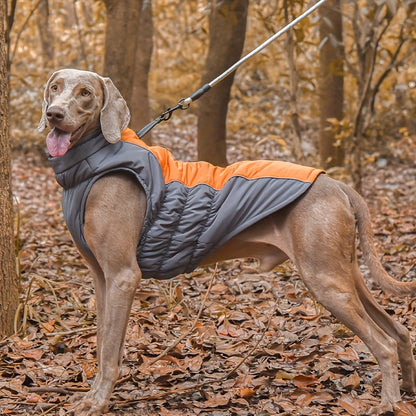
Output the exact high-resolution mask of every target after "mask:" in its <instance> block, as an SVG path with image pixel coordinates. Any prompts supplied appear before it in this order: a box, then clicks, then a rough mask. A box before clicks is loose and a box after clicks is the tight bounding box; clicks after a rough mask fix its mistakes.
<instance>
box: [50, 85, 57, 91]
mask: <svg viewBox="0 0 416 416" xmlns="http://www.w3.org/2000/svg"><path fill="white" fill-rule="evenodd" d="M51 91H53V92H56V91H58V86H57V85H56V84H54V85H51Z"/></svg>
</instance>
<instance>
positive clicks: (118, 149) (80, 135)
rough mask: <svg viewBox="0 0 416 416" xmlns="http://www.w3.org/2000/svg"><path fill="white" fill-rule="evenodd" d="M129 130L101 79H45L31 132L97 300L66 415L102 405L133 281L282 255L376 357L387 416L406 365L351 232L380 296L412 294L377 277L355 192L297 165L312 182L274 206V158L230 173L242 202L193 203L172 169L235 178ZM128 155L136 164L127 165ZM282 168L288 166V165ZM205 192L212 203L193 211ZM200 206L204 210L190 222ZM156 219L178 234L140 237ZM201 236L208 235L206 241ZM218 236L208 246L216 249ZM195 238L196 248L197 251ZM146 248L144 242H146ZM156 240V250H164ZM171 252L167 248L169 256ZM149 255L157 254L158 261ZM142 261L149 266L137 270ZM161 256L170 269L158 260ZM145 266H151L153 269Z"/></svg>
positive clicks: (62, 74) (413, 367)
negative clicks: (41, 142) (86, 385)
mask: <svg viewBox="0 0 416 416" xmlns="http://www.w3.org/2000/svg"><path fill="white" fill-rule="evenodd" d="M128 123H129V110H128V108H127V105H126V103H125V101H124V99H123V98H122V96H121V95H120V93H119V91H118V90H117V88H116V87H115V86H114V84H113V83H112V82H111V80H110V79H109V78H105V77H102V76H100V75H98V74H96V73H93V72H89V71H81V70H75V69H63V70H59V71H57V72H55V73H54V74H53V75H52V76H51V77H50V79H49V81H48V82H47V85H46V88H45V93H44V102H43V106H42V118H41V121H40V124H39V129H40V130H43V129H45V128H48V127H49V128H50V129H51V130H50V132H49V133H48V136H47V139H46V143H47V147H48V151H49V154H50V161H51V164H52V166H53V168H54V170H55V174H56V178H57V180H58V182H59V183H60V184H61V185H62V186H63V188H64V194H63V206H64V215H65V218H66V221H67V223H68V228H69V229H70V231H71V234H72V236H73V238H74V241H75V243H76V245H77V246H78V248H79V250H80V251H81V254H82V255H83V256H84V257H85V259H86V260H87V263H88V265H89V267H90V269H91V272H92V275H93V279H94V285H95V293H96V307H97V321H98V322H97V359H98V373H97V375H96V378H95V382H94V384H93V386H92V388H91V390H90V391H89V392H88V393H87V394H86V395H85V396H84V398H83V400H82V401H81V402H80V403H79V404H78V405H77V406H76V408H75V410H74V412H76V414H78V415H80V416H81V415H82V416H87V415H88V416H93V415H100V414H102V413H103V412H104V411H105V410H106V408H107V406H108V404H109V399H110V396H111V394H112V391H113V388H114V385H115V383H116V380H117V377H118V375H119V369H120V364H121V360H122V355H123V343H124V338H125V333H126V327H127V322H128V317H129V313H130V308H131V305H132V301H133V297H134V294H135V291H136V289H137V287H138V285H139V282H140V279H141V277H142V276H144V277H150V276H153V277H155V278H169V277H171V275H174V274H175V273H176V274H177V273H178V272H181V270H182V269H181V270H178V269H176V268H175V267H176V265H177V264H182V263H183V262H185V263H186V264H185V265H184V266H183V269H184V270H185V271H189V270H191V269H193V268H195V267H196V266H198V265H202V266H203V265H207V264H210V263H214V262H217V261H222V260H226V259H233V258H245V257H250V258H256V259H258V261H259V270H261V271H266V270H271V269H272V268H273V267H275V266H276V265H278V264H280V263H282V262H284V261H285V260H287V259H290V260H291V261H292V262H293V263H294V264H295V266H296V267H297V269H298V271H299V273H300V275H301V277H302V279H303V281H304V283H305V285H306V286H307V288H308V289H309V291H310V292H311V293H312V295H313V296H314V297H315V298H316V300H317V301H318V302H320V303H321V304H322V305H323V306H325V307H326V308H327V309H328V310H329V311H330V312H331V313H332V314H333V315H334V316H335V317H336V318H337V319H338V320H339V321H341V322H342V323H343V324H344V325H346V326H347V327H348V328H350V329H351V330H352V331H353V332H354V333H355V334H356V335H358V336H359V337H360V338H361V339H362V340H363V342H364V343H365V344H366V345H367V347H368V348H369V350H370V351H371V353H372V354H373V355H374V357H375V358H376V360H377V361H378V364H379V365H380V370H381V374H382V390H381V402H380V405H379V406H377V407H376V408H375V409H373V410H372V413H374V414H379V413H383V412H385V411H391V410H392V409H393V407H394V404H395V403H396V402H399V401H400V400H401V398H400V388H399V376H398V363H399V362H400V365H401V370H402V386H401V388H402V389H404V390H406V391H409V392H415V391H416V364H415V360H414V358H413V354H412V344H411V341H410V336H409V332H408V331H407V329H405V328H404V327H403V326H402V325H400V324H399V323H398V322H396V321H395V320H394V319H393V318H392V317H391V316H389V315H388V314H387V313H386V312H385V311H384V310H383V309H382V308H381V307H380V306H379V305H378V303H377V302H376V301H375V299H374V298H373V296H372V295H371V293H370V291H369V290H368V289H367V287H366V285H365V282H364V279H363V277H362V275H361V273H360V270H359V266H358V263H357V258H356V247H355V238H356V235H357V234H358V237H359V241H360V246H361V250H362V253H363V256H362V257H363V261H364V262H365V264H366V265H367V266H368V268H369V271H370V275H371V277H372V279H373V280H374V281H375V282H377V283H378V284H379V285H380V286H381V287H382V288H383V289H384V290H385V291H387V292H390V293H393V294H398V295H413V294H414V293H415V292H416V283H415V282H409V283H405V282H398V281H396V280H395V279H393V278H391V277H390V276H389V275H388V274H387V272H386V271H385V270H384V269H383V267H382V265H381V263H380V261H379V259H378V257H377V254H376V252H375V248H374V244H373V240H372V231H371V224H370V215H369V211H368V208H367V206H366V204H365V202H364V200H363V199H362V198H361V197H360V195H359V194H358V193H357V192H355V191H354V190H353V189H352V188H350V187H349V186H347V185H345V184H343V183H341V182H338V181H336V180H334V179H331V178H330V177H328V176H327V175H326V174H325V173H323V172H322V171H319V170H314V169H309V168H307V169H309V170H306V171H305V172H306V175H307V176H308V175H309V177H312V179H310V180H305V179H302V180H293V181H292V180H287V179H286V182H283V183H284V184H285V183H288V182H290V183H291V184H292V183H295V182H300V183H301V185H302V186H304V188H305V189H303V190H301V191H299V190H298V189H297V188H296V189H294V190H293V189H292V188H291V191H290V192H289V194H291V195H292V199H291V200H290V202H289V203H288V204H286V205H285V206H282V207H278V206H277V205H276V204H275V203H274V201H275V199H276V200H277V199H279V195H278V194H276V195H275V193H274V186H275V182H278V181H274V179H275V178H272V179H270V177H268V176H273V174H272V175H269V173H268V171H267V169H268V167H267V166H269V167H270V166H271V168H272V169H274V166H275V165H274V162H270V161H269V162H267V161H262V162H246V163H247V164H244V163H243V165H240V164H236V166H234V167H232V168H231V169H234V170H235V172H237V177H238V179H232V181H235V180H236V181H238V180H241V182H238V186H237V187H236V188H237V192H238V190H239V189H240V186H242V187H243V188H242V189H243V190H244V192H243V194H242V193H241V190H240V194H239V198H241V200H240V201H239V200H234V202H233V203H232V207H234V208H233V209H229V208H227V209H223V208H222V207H223V205H222V203H223V202H222V201H223V200H224V204H225V200H227V199H228V198H227V197H224V196H218V195H219V194H218V193H217V191H218V189H213V188H215V186H211V185H210V184H207V183H203V184H202V187H201V189H203V192H202V196H201V194H198V195H196V196H195V195H194V194H193V193H192V192H193V191H194V188H195V189H196V188H197V186H196V185H195V184H194V183H193V182H192V181H193V180H194V179H192V178H191V180H190V183H188V184H184V183H181V180H177V179H175V178H176V176H175V175H176V173H175V172H176V171H178V172H179V171H181V172H182V171H183V170H187V169H190V170H191V177H193V176H192V175H198V174H199V173H200V172H211V173H212V174H213V177H214V179H210V178H204V179H203V180H202V182H204V181H205V182H206V181H208V182H209V181H211V180H214V182H215V181H217V180H220V182H221V181H222V182H223V183H222V184H220V185H218V184H217V185H218V186H217V187H218V188H221V189H222V188H224V187H225V186H229V185H228V183H229V182H232V181H230V180H229V179H230V178H231V177H232V178H234V176H233V175H230V174H229V170H228V169H229V168H217V167H215V166H212V165H210V164H208V163H206V162H193V163H192V162H191V163H187V164H181V162H177V161H175V160H173V158H172V156H171V155H170V153H169V152H167V151H166V150H165V149H162V148H160V147H157V146H156V147H153V146H152V147H148V146H146V145H145V144H144V143H143V142H141V141H140V139H139V138H137V137H136V136H135V134H134V132H132V131H131V130H129V129H128V128H127V125H128ZM103 149H104V150H103ZM125 149H128V152H138V153H137V154H136V153H134V154H133V153H131V154H132V155H133V156H130V157H129V158H128V159H129V160H128V161H127V162H122V165H120V166H119V165H117V163H118V162H117V163H116V162H113V159H114V160H118V158H121V156H120V155H121V154H123V153H124V152H125ZM103 152H104V153H103ZM129 154H130V153H129ZM139 159H140V160H142V159H145V161H144V162H143V161H140V162H138V160H139ZM165 162H166V163H169V164H170V165H169V169H168V170H169V172H168V173H167V174H170V175H172V171H171V170H172V169H173V170H174V171H175V172H174V173H173V175H174V176H175V178H174V179H172V181H171V182H169V183H170V184H172V185H169V186H178V187H181V188H180V189H179V188H178V189H179V190H175V191H174V192H173V193H172V192H171V193H166V192H167V191H166V189H164V188H163V187H164V186H165V185H163V184H162V185H161V184H160V181H159V179H157V178H159V177H160V176H161V172H163V170H164V169H165V168H164V164H165ZM132 163H133V164H134V163H136V164H137V163H139V164H141V165H140V166H139V168H138V169H139V173H135V172H133V167H132V166H131V164H132ZM256 163H258V164H256ZM270 163H271V165H270ZM268 164H269V165H268ZM114 166H116V168H115V167H114ZM117 166H119V167H117ZM231 166H233V165H231ZM258 166H260V167H258ZM286 167H288V169H289V170H290V169H294V170H295V171H296V170H297V169H298V165H287V166H286ZM239 169H243V171H242V172H243V173H241V171H240V170H239ZM247 169H248V170H251V169H254V170H255V173H254V176H256V175H257V176H256V178H257V179H260V180H259V181H256V180H251V179H252V178H251V177H248V178H247V177H244V175H246V171H247ZM263 169H266V170H265V172H266V174H265V175H262V174H261V172H262V170H263ZM299 169H301V167H299ZM302 169H303V168H302ZM165 170H166V169H165ZM259 172H260V173H259ZM305 172H303V173H302V175H303V174H304V173H305ZM165 173H166V172H165ZM77 175H81V176H80V179H78V180H76V179H74V178H75V177H78V176H77ZM94 175H95V176H94ZM279 175H280V174H278V175H275V176H279ZM263 176H265V177H266V178H263ZM283 176H284V175H283ZM155 178H156V179H155ZM218 178H219V179H218ZM224 178H225V179H224ZM241 178H242V179H241ZM263 179H264V180H263ZM187 180H188V179H187ZM74 181H78V182H77V183H76V184H75V185H76V186H78V185H79V186H81V188H82V190H81V191H82V192H79V193H78V194H76V195H74V194H71V191H70V190H71V189H72V188H73V187H74V183H72V182H74ZM215 183H217V182H215ZM259 183H260V184H262V186H260V187H259V190H260V196H256V197H255V198H254V200H251V202H250V200H247V201H248V202H247V201H246V199H245V198H246V194H247V193H250V192H251V188H244V187H245V186H246V184H248V185H247V186H253V187H258V184H259ZM224 184H225V185H224ZM194 185H195V186H194ZM223 185H224V186H223ZM198 186H199V185H198ZM279 186H280V185H279ZM290 186H292V185H290ZM293 186H295V185H293ZM296 186H298V185H296ZM182 189H185V191H182ZM220 191H221V190H220ZM220 191H218V192H220ZM183 192H185V193H183ZM212 193H213V194H212ZM206 194H209V195H211V194H212V195H213V196H212V195H211V196H208V197H207V198H208V199H207V200H206V201H208V202H206V203H205V202H204V203H201V200H202V201H205V199H204V198H205V196H206ZM161 195H162V199H163V198H164V199H165V200H168V201H167V203H168V205H169V204H173V206H174V207H175V209H168V210H164V208H163V209H162V208H161V207H160V204H161V203H160V202H159V199H158V198H159V197H160V196H161ZM183 195H185V196H186V198H185V197H184V196H183ZM181 198H184V200H185V199H186V202H185V203H186V204H191V203H193V204H196V205H197V206H198V210H197V209H195V210H194V209H193V205H191V211H195V212H196V213H193V214H192V215H191V216H197V217H198V215H199V217H198V220H197V222H196V223H192V224H191V223H188V220H189V216H188V217H180V218H179V219H178V217H177V213H178V211H181V210H183V208H180V207H179V208H178V207H177V206H176V205H175V204H178V203H179V202H178V200H180V199H181ZM210 198H211V199H210ZM218 201H219V202H218ZM181 203H182V202H181ZM214 203H216V204H217V205H218V207H217V208H218V209H219V210H220V211H219V213H220V214H218V215H217V214H213V216H212V215H211V212H210V213H209V214H208V211H209V210H211V208H212V205H213V204H214ZM198 204H199V205H198ZM239 205H241V206H242V207H243V210H246V211H250V212H251V210H252V211H253V212H254V218H251V219H249V220H244V221H245V223H244V225H243V226H241V224H240V223H238V221H239V219H238V221H237V220H235V219H234V217H235V216H242V215H243V214H240V213H238V207H237V206H239ZM269 207H272V208H269ZM200 209H202V210H204V209H205V210H206V212H204V211H202V214H201V213H199V212H200V211H199V210H200ZM163 210H164V211H163ZM126 213H128V217H126ZM259 213H260V214H261V215H260V214H259ZM174 215H176V216H174ZM244 215H245V214H244ZM250 215H251V214H250ZM211 216H212V217H213V218H215V219H214V220H213V221H212V224H214V223H215V222H216V221H217V220H218V221H219V220H220V219H221V218H222V217H226V218H225V220H226V221H225V223H222V224H223V225H220V226H219V227H217V228H215V227H214V228H213V229H211V228H210V227H211V225H212V224H211V223H210V224H209V226H208V225H207V226H206V227H205V225H206V224H205V222H206V221H207V218H208V217H210V218H211ZM181 218H185V219H183V220H182V219H181ZM157 221H159V222H160V223H161V226H162V228H168V227H170V226H173V227H174V228H175V227H176V229H180V228H178V227H179V226H180V225H181V226H184V228H183V229H180V234H181V238H177V236H176V237H167V238H165V237H164V235H159V236H158V235H156V236H154V235H151V234H152V233H154V231H153V228H152V227H153V224H154V223H156V222H157ZM179 223H181V224H179ZM184 224H185V225H184ZM200 224H205V225H204V227H205V228H203V229H200V228H198V227H199V226H200ZM224 224H226V225H224ZM195 227H196V228H198V232H197V236H196V237H195V236H194V237H188V233H191V234H189V235H194V234H192V231H193V228H195ZM222 228H224V230H222ZM207 229H208V230H211V231H207ZM221 231H223V232H221ZM206 232H210V233H211V234H210V236H209V237H207V236H206ZM220 232H221V234H224V233H225V234H226V235H225V237H224V236H223V235H221V236H220ZM204 233H205V234H204ZM156 234H157V231H156ZM149 235H150V237H149ZM201 235H202V236H203V238H202V237H201ZM217 235H218V240H219V241H216V237H217ZM152 238H153V240H152ZM149 239H150V240H149ZM188 239H190V240H192V241H191V242H190V245H186V244H188ZM201 239H202V240H203V243H204V244H203V245H205V246H207V247H205V248H207V250H205V252H203V253H202V254H198V253H197V252H199V250H200V246H199V244H200V240H201ZM148 240H149V241H153V243H152V244H150V246H149V244H148ZM165 240H168V241H167V242H166V241H165ZM159 243H160V244H162V245H163V250H165V251H163V253H162V252H160V250H159V246H158V244H159ZM179 243H180V244H179ZM177 244H179V245H178V249H177V252H176V253H173V252H171V251H170V250H171V249H172V246H175V245H177ZM181 244H182V245H181ZM183 244H185V245H183ZM189 246H190V248H189ZM143 247H144V248H143ZM146 247H147V249H146ZM146 250H147V251H146ZM158 250H159V251H158ZM166 250H167V251H166ZM183 250H185V251H186V250H188V251H187V254H186V255H181V253H182V251H183ZM195 253H196V254H195ZM188 256H191V257H192V260H189V259H188ZM160 257H164V259H163V261H162V260H160V259H159V258H160ZM146 258H150V260H149V261H147V263H146ZM171 258H173V259H174V261H173V263H174V264H173V265H172V262H169V260H170V259H171ZM184 258H185V259H184ZM159 260H160V261H159ZM153 262H155V264H157V267H156V266H155V268H153V269H152V264H153ZM139 264H143V266H139ZM166 264H167V266H166ZM142 269H143V270H142ZM158 273H160V276H159V275H158Z"/></svg>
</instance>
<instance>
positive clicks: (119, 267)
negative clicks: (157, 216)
mask: <svg viewBox="0 0 416 416" xmlns="http://www.w3.org/2000/svg"><path fill="white" fill-rule="evenodd" d="M145 212H146V199H145V195H144V193H143V192H141V189H140V188H139V187H138V185H137V182H135V181H134V180H133V179H132V178H131V177H129V176H125V175H122V174H115V175H111V176H110V175H109V176H105V177H103V178H102V179H99V180H98V181H97V182H96V183H95V184H94V186H93V187H92V189H91V191H90V194H89V196H88V200H87V206H86V210H85V225H84V233H85V239H86V241H87V243H88V246H89V248H90V249H91V251H92V253H93V255H94V257H95V260H94V261H93V262H92V264H90V265H91V269H92V271H93V274H94V284H95V289H96V299H97V321H98V323H97V325H98V331H97V343H98V345H97V359H98V373H97V376H96V379H95V382H94V384H93V386H92V388H91V390H90V392H89V393H88V394H87V395H86V396H85V397H84V399H83V400H82V402H81V403H80V404H79V405H78V406H77V407H76V408H75V409H74V413H75V414H76V415H77V416H79V415H81V416H98V415H101V414H102V413H103V411H104V410H105V409H106V407H107V405H108V401H109V399H110V396H111V393H112V391H113V387H114V384H115V382H116V380H117V377H118V375H119V369H120V362H121V356H122V351H123V344H124V337H125V334H126V328H127V322H128V318H129V314H130V309H131V305H132V302H133V298H134V293H135V291H136V289H137V286H138V284H139V282H140V278H141V271H140V268H139V266H138V263H137V258H136V250H137V245H138V241H139V236H140V230H141V227H142V224H143V221H144V214H145ZM90 263H91V262H90Z"/></svg>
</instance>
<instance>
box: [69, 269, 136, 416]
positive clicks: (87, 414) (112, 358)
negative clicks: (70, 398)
mask: <svg viewBox="0 0 416 416" xmlns="http://www.w3.org/2000/svg"><path fill="white" fill-rule="evenodd" d="M140 276H141V273H140V270H139V268H138V267H137V268H135V269H133V268H131V269H125V270H121V271H120V272H119V273H117V274H116V275H113V276H107V277H106V278H105V299H104V303H103V305H100V301H101V299H100V300H99V299H98V297H97V315H98V316H97V318H98V326H99V327H98V334H97V335H98V336H97V359H98V373H97V376H96V379H95V382H94V384H93V386H92V388H91V390H90V392H89V393H88V394H87V395H86V396H85V397H84V399H83V400H82V402H81V403H80V404H79V406H77V407H76V408H75V412H74V413H75V414H77V415H78V414H80V415H82V416H98V415H101V414H102V413H103V412H104V411H105V410H106V408H107V405H108V402H109V399H110V396H111V393H112V391H113V388H114V385H115V383H116V381H117V377H118V375H119V371H120V364H121V357H122V353H123V345H124V338H125V334H126V328H127V322H128V318H129V314H130V309H131V304H132V302H133V298H134V293H135V291H136V288H137V286H138V284H139V281H140ZM99 290H101V289H99ZM102 313H103V316H100V314H102Z"/></svg>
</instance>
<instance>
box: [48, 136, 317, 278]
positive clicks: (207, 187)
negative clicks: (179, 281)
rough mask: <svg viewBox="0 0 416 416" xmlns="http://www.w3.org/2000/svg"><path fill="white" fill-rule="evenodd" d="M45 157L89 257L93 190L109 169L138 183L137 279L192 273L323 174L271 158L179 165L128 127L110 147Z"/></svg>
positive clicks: (85, 143)
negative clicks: (141, 210) (87, 217)
mask: <svg viewBox="0 0 416 416" xmlns="http://www.w3.org/2000/svg"><path fill="white" fill-rule="evenodd" d="M49 160H50V163H51V165H52V167H53V169H54V171H55V177H56V180H57V181H58V183H59V184H60V185H61V186H62V187H63V194H62V208H63V213H64V217H65V220H66V223H67V226H68V229H69V231H70V233H71V235H72V237H73V239H74V241H75V242H76V244H77V245H78V247H79V248H80V249H81V250H82V251H83V252H84V254H85V255H86V257H92V258H93V254H92V252H91V251H90V249H89V247H88V245H87V243H86V241H85V237H84V213H85V206H86V201H87V197H88V193H89V191H90V190H91V187H92V185H93V184H94V182H95V181H96V180H97V179H99V178H100V177H101V176H103V175H106V174H108V173H109V172H120V171H124V172H127V173H130V174H132V175H133V176H134V177H135V178H136V179H137V181H138V183H139V184H140V185H141V186H142V187H143V189H144V191H145V193H146V198H147V208H146V216H145V221H144V225H143V228H142V231H141V236H140V240H139V244H138V247H137V261H138V264H139V266H140V269H141V271H142V275H143V277H144V278H152V277H153V278H156V279H168V278H171V277H174V276H176V275H178V274H181V273H189V272H191V271H193V270H194V269H195V268H196V267H197V266H198V265H199V264H200V263H201V262H202V260H203V259H204V258H205V257H207V256H208V255H209V254H211V253H212V252H213V251H214V250H216V249H217V248H219V247H220V246H222V245H223V244H224V243H225V242H227V241H228V240H229V239H231V238H232V237H234V236H235V235H237V234H238V233H240V232H241V231H243V230H244V229H246V228H247V227H249V226H251V225H253V224H254V223H256V222H258V221H259V220H261V219H263V218H265V217H267V216H268V215H270V214H272V213H273V212H276V211H278V210H280V209H281V208H283V207H285V206H287V205H288V204H290V203H291V202H293V201H295V200H296V199H297V198H299V197H300V196H301V195H302V194H304V193H305V192H306V191H307V190H308V188H309V187H310V186H311V185H312V183H313V182H314V181H315V179H316V178H317V176H318V175H319V174H320V173H322V172H323V171H322V170H320V169H314V168H310V167H305V166H300V165H296V164H292V163H287V162H276V161H270V160H262V161H245V162H237V163H234V164H232V165H230V166H227V167H225V168H223V167H218V166H214V165H211V164H210V163H207V162H179V161H177V160H175V159H174V158H173V156H172V154H171V153H170V152H169V151H167V150H166V149H164V148H162V147H159V146H147V145H146V144H145V143H144V142H143V141H141V140H140V139H139V138H138V137H137V136H136V134H135V133H134V132H133V131H132V130H130V129H126V130H125V131H124V132H123V133H122V140H120V141H119V142H117V143H114V144H110V143H108V142H107V141H106V140H105V139H104V137H103V135H102V134H100V135H99V136H98V137H93V138H91V139H88V140H82V139H81V140H80V141H79V142H78V143H77V144H76V145H75V146H74V147H73V148H71V149H70V150H69V151H68V152H67V153H66V154H65V155H64V156H62V157H49ZM126 221H128V213H126Z"/></svg>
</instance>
